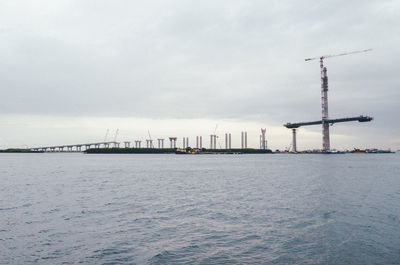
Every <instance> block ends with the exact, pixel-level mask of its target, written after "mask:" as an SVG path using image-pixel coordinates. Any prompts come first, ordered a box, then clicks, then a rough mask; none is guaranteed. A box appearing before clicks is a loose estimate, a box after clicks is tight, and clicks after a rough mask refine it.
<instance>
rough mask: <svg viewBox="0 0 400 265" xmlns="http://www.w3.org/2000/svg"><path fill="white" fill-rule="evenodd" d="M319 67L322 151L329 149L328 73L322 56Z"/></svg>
mask: <svg viewBox="0 0 400 265" xmlns="http://www.w3.org/2000/svg"><path fill="white" fill-rule="evenodd" d="M320 67H321V102H322V151H329V150H330V139H329V123H327V122H326V120H328V119H329V114H328V75H327V70H326V67H324V65H323V58H322V57H321V59H320Z"/></svg>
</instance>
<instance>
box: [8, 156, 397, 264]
mask: <svg viewBox="0 0 400 265" xmlns="http://www.w3.org/2000/svg"><path fill="white" fill-rule="evenodd" d="M0 263H1V264H78V263H82V264H400V155H399V154H357V155H356V154H338V155H311V154H310V155H290V154H286V155H284V154H262V155H173V154H170V155H167V154H165V155H153V154H142V155H137V154H130V155H128V154H125V155H85V154H78V153H76V154H71V153H70V154H68V153H44V154H0Z"/></svg>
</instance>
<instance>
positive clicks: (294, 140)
mask: <svg viewBox="0 0 400 265" xmlns="http://www.w3.org/2000/svg"><path fill="white" fill-rule="evenodd" d="M292 133H293V140H292V141H293V142H292V145H293V152H294V153H297V143H296V129H292Z"/></svg>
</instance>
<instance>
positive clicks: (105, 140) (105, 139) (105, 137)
mask: <svg viewBox="0 0 400 265" xmlns="http://www.w3.org/2000/svg"><path fill="white" fill-rule="evenodd" d="M109 132H110V129H107V132H106V136H104V142H107V137H108V133H109Z"/></svg>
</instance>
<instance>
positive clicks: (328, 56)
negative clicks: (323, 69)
mask: <svg viewBox="0 0 400 265" xmlns="http://www.w3.org/2000/svg"><path fill="white" fill-rule="evenodd" d="M369 51H372V49H366V50H361V51H352V52H344V53H340V54H335V55H323V56H321V57H313V58H307V59H305V61H311V60H316V59H325V58H330V57H337V56H343V55H349V54H354V53H361V52H369Z"/></svg>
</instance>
